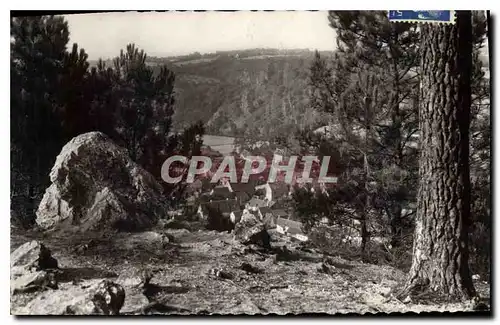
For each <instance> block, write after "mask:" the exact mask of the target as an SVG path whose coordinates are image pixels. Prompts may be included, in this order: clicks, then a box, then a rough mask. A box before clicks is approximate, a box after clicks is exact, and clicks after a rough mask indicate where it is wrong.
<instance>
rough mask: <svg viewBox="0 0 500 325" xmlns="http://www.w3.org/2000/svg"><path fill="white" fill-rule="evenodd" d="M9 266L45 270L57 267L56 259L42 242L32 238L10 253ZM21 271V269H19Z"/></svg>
mask: <svg viewBox="0 0 500 325" xmlns="http://www.w3.org/2000/svg"><path fill="white" fill-rule="evenodd" d="M10 267H11V268H12V269H14V270H16V269H17V270H20V269H24V270H27V271H29V270H31V269H35V270H46V269H56V268H58V263H57V260H56V259H55V258H54V257H52V255H51V252H50V249H48V248H47V247H45V245H43V243H41V242H39V241H37V240H32V241H30V242H26V243H24V244H23V245H21V246H19V247H18V248H17V249H16V250H14V251H13V252H12V253H11V254H10ZM19 272H22V271H19Z"/></svg>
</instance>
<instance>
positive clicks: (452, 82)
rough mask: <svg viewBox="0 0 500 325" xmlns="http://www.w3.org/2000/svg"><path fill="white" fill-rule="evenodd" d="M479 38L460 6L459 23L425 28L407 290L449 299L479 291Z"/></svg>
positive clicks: (464, 296)
mask: <svg viewBox="0 0 500 325" xmlns="http://www.w3.org/2000/svg"><path fill="white" fill-rule="evenodd" d="M472 44H473V38H472V25H471V12H470V11H464V12H457V19H456V25H430V24H429V25H424V26H422V61H421V64H422V66H421V77H420V78H421V87H420V89H421V98H422V102H421V105H420V108H419V113H420V131H421V144H422V147H421V154H420V159H419V166H420V167H419V176H420V177H419V178H420V185H419V191H418V209H417V217H416V227H415V234H414V248H413V263H412V266H411V269H410V273H409V277H408V282H407V284H406V288H405V290H404V291H403V292H404V293H407V292H408V293H412V292H414V291H415V290H416V289H417V288H419V287H420V288H422V285H423V286H424V288H425V287H428V288H430V289H432V290H433V291H437V292H440V293H442V294H445V295H446V296H447V297H448V298H450V299H467V298H471V297H472V296H474V295H475V289H474V286H473V283H472V279H471V274H470V271H469V265H468V226H469V218H470V179H469V123H470V107H471V76H472V47H473V46H472ZM438 58H439V59H438Z"/></svg>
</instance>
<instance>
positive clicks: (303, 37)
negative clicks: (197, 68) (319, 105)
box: [65, 11, 335, 60]
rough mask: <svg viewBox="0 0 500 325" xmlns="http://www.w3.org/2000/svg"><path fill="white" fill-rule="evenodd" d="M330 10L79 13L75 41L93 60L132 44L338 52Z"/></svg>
mask: <svg viewBox="0 0 500 325" xmlns="http://www.w3.org/2000/svg"><path fill="white" fill-rule="evenodd" d="M327 16H328V14H327V12H326V11H318V12H309V11H294V12H292V11H288V12H287V11H278V12H249V11H239V12H164V13H137V12H122V13H99V14H73V15H67V16H65V18H66V19H67V21H68V24H69V31H70V44H72V43H78V45H79V47H82V48H84V49H85V52H87V53H88V55H89V59H91V60H95V59H98V58H104V59H106V58H110V57H114V56H116V55H118V54H119V52H120V49H122V48H125V46H126V45H127V44H128V43H135V44H136V45H137V46H139V47H140V48H141V49H144V50H145V52H146V53H147V54H148V55H149V56H170V55H184V54H189V53H193V52H200V53H209V52H215V51H224V50H240V49H249V48H279V49H297V48H301V49H304V48H309V49H311V50H314V49H318V50H333V49H334V48H335V31H334V30H333V29H332V28H330V27H329V26H328V18H327Z"/></svg>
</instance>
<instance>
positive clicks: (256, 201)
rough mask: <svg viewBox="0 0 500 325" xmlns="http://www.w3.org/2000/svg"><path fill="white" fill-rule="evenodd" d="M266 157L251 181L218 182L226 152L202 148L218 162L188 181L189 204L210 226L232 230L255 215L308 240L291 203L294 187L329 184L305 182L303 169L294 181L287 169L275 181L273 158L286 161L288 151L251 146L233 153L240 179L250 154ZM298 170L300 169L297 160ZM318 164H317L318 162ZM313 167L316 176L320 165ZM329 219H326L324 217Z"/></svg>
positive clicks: (283, 231) (272, 226)
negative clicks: (216, 175)
mask: <svg viewBox="0 0 500 325" xmlns="http://www.w3.org/2000/svg"><path fill="white" fill-rule="evenodd" d="M256 154H258V155H260V156H262V157H265V159H266V161H267V167H266V168H265V169H264V170H263V171H262V172H261V173H255V174H250V175H249V179H248V182H246V183H242V182H232V181H230V180H229V178H227V177H223V178H221V179H220V180H219V181H218V182H215V183H212V182H211V181H210V180H211V178H212V176H213V174H214V173H215V172H216V170H217V168H218V165H219V164H220V162H221V161H222V160H223V156H222V155H221V153H219V152H218V151H216V150H213V149H212V148H210V147H209V146H205V147H204V148H203V149H202V155H204V156H207V157H210V158H211V159H212V160H213V161H214V162H218V163H214V164H213V165H212V168H211V170H209V171H207V172H206V173H204V174H202V175H197V177H196V179H195V180H194V182H193V183H191V184H188V187H187V190H186V195H187V206H188V207H190V208H191V210H193V208H194V210H195V211H196V215H197V217H198V218H199V220H201V221H204V222H205V223H207V224H209V228H211V229H213V230H218V231H228V232H231V231H232V230H233V229H234V227H235V225H236V224H237V223H238V222H240V221H241V220H242V218H245V216H250V215H253V216H254V217H256V218H257V219H259V220H260V221H262V222H263V223H264V224H265V225H266V228H267V229H275V230H276V231H277V232H279V233H281V234H284V235H287V236H289V237H291V238H294V239H296V240H299V241H307V240H308V237H307V236H306V235H305V234H304V232H303V230H302V223H301V222H299V221H297V220H296V219H297V218H296V216H295V214H294V211H293V207H292V205H291V202H292V193H293V191H294V188H297V187H302V186H308V188H309V189H310V190H311V191H313V192H314V191H321V192H324V193H326V188H327V187H326V186H328V185H326V186H325V183H323V182H318V181H316V179H314V181H313V182H310V183H308V184H304V183H301V182H300V176H301V175H302V173H301V172H300V173H297V172H295V173H294V174H293V179H292V182H291V183H288V182H285V181H284V178H285V177H286V173H285V172H283V171H282V172H278V173H277V178H276V180H275V181H274V182H271V181H269V179H268V175H269V173H270V169H271V167H272V161H273V159H275V158H276V157H277V158H278V159H279V160H283V161H285V162H286V160H287V158H288V157H287V155H286V153H285V152H283V150H279V149H278V150H270V149H262V148H255V149H254V150H252V152H250V151H249V150H247V149H244V150H241V149H240V148H237V149H236V150H235V151H234V152H233V153H232V155H233V156H234V157H236V166H237V168H236V169H237V174H238V180H240V179H241V174H242V171H243V165H244V164H245V163H246V161H247V160H246V158H247V157H249V156H251V155H256ZM297 165H298V166H296V169H295V171H297V170H298V169H300V168H301V167H303V165H302V166H300V162H298V163H297ZM315 167H316V166H315ZM315 167H313V168H312V170H311V176H315V174H317V172H318V170H317V169H318V168H315ZM324 222H326V220H324Z"/></svg>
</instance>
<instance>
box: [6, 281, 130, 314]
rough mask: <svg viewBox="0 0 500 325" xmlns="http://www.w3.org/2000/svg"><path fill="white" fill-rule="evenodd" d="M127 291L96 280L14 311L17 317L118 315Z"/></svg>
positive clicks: (44, 294)
mask: <svg viewBox="0 0 500 325" xmlns="http://www.w3.org/2000/svg"><path fill="white" fill-rule="evenodd" d="M124 302H125V290H124V289H123V287H122V286H120V285H119V284H116V283H114V282H112V281H109V280H92V281H86V282H84V283H82V285H80V286H75V285H69V284H67V285H66V286H65V287H62V288H59V290H52V291H45V292H42V293H41V294H39V295H38V296H36V297H35V298H34V299H33V300H31V301H30V302H28V303H27V304H26V305H25V306H23V307H21V308H19V309H17V310H14V311H13V312H12V313H13V314H14V315H118V314H119V312H120V309H121V308H122V307H123V305H124Z"/></svg>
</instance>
